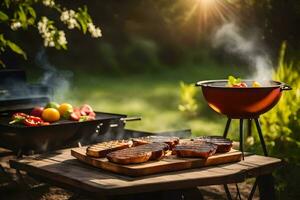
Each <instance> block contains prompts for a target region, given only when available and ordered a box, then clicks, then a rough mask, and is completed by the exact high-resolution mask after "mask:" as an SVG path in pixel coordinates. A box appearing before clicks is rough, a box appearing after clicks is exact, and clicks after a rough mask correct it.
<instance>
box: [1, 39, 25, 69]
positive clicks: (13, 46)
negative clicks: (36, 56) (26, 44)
mask: <svg viewBox="0 0 300 200" xmlns="http://www.w3.org/2000/svg"><path fill="white" fill-rule="evenodd" d="M6 47H9V48H10V49H11V50H12V51H13V52H15V53H17V54H20V55H22V56H23V57H24V59H27V55H26V53H25V52H24V51H23V49H21V47H19V46H18V45H17V44H16V43H14V42H12V41H10V40H7V39H5V38H4V35H3V34H0V54H1V52H4V51H5V48H6ZM0 65H1V66H3V67H4V66H5V63H4V62H2V61H1V59H0Z"/></svg>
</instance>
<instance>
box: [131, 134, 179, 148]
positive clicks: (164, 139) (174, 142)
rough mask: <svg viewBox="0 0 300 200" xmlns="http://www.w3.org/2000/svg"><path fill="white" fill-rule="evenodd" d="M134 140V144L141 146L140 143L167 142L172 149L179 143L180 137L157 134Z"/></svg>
mask: <svg viewBox="0 0 300 200" xmlns="http://www.w3.org/2000/svg"><path fill="white" fill-rule="evenodd" d="M132 141H133V146H139V145H143V144H149V143H166V144H168V145H169V147H170V149H172V148H174V147H175V145H177V144H178V143H179V138H178V137H171V136H159V135H157V136H147V137H139V138H132Z"/></svg>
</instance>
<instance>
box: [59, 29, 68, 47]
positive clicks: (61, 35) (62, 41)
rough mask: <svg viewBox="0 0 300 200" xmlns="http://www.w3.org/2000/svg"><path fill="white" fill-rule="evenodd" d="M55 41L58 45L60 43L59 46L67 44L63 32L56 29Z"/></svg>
mask: <svg viewBox="0 0 300 200" xmlns="http://www.w3.org/2000/svg"><path fill="white" fill-rule="evenodd" d="M57 43H58V44H59V45H61V46H63V45H66V44H67V39H66V35H65V32H63V31H58V39H57Z"/></svg>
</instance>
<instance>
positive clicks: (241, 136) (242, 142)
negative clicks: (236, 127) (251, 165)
mask: <svg viewBox="0 0 300 200" xmlns="http://www.w3.org/2000/svg"><path fill="white" fill-rule="evenodd" d="M243 128H244V127H243V119H240V151H241V152H242V158H243V160H244V159H245V156H244V131H243Z"/></svg>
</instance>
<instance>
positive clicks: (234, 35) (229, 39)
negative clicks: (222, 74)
mask: <svg viewBox="0 0 300 200" xmlns="http://www.w3.org/2000/svg"><path fill="white" fill-rule="evenodd" d="M214 46H215V47H224V48H225V50H226V51H227V52H229V53H232V54H235V55H238V56H239V57H240V58H242V59H243V60H244V61H246V62H247V63H248V65H249V66H251V67H253V68H254V74H253V75H252V76H251V77H248V78H250V79H254V80H260V81H261V80H271V79H272V62H271V60H270V59H269V56H268V54H267V52H266V50H265V49H264V48H263V45H262V44H261V43H259V42H258V40H257V37H255V36H251V37H246V36H244V34H242V33H241V31H240V29H239V28H238V27H237V26H236V25H235V24H234V23H228V24H224V25H223V26H222V27H221V28H219V29H218V30H217V32H216V34H215V35H214Z"/></svg>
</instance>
